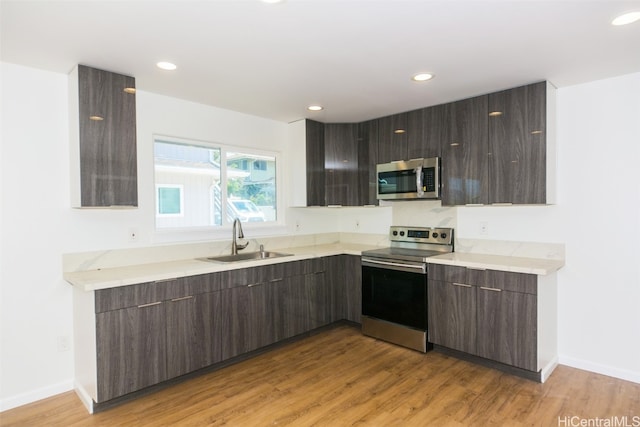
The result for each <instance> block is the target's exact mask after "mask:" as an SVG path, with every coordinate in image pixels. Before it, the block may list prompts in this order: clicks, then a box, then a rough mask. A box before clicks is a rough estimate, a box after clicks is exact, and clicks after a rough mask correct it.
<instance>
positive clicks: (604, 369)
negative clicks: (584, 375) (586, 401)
mask: <svg viewBox="0 0 640 427" xmlns="http://www.w3.org/2000/svg"><path fill="white" fill-rule="evenodd" d="M559 362H560V364H561V365H566V366H571V367H572V368H578V369H582V370H584V371H589V372H595V373H596V374H602V375H607V376H609V377H614V378H619V379H621V380H626V381H631V382H634V383H638V384H640V372H634V371H629V370H626V369H619V368H614V367H611V366H607V365H600V364H598V363H593V362H590V361H588V360H581V359H575V358H573V357H567V356H562V355H561V356H560V359H559Z"/></svg>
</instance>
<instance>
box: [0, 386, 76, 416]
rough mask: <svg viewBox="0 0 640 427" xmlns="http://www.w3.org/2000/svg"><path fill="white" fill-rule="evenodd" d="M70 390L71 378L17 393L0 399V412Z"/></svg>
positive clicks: (71, 388)
mask: <svg viewBox="0 0 640 427" xmlns="http://www.w3.org/2000/svg"><path fill="white" fill-rule="evenodd" d="M71 390H73V380H68V381H63V382H61V383H58V384H53V385H50V386H47V387H42V388H39V389H36V390H32V391H29V392H26V393H22V394H18V395H16V396H12V397H7V398H5V399H0V412H3V411H8V410H9V409H13V408H17V407H18V406H22V405H26V404H27V403H33V402H36V401H38V400H42V399H46V398H47V397H51V396H55V395H56V394H60V393H64V392H67V391H71Z"/></svg>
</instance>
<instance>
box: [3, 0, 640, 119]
mask: <svg viewBox="0 0 640 427" xmlns="http://www.w3.org/2000/svg"><path fill="white" fill-rule="evenodd" d="M0 7H1V9H0V18H1V33H0V36H1V39H0V40H1V46H0V48H1V49H0V54H1V59H2V61H4V62H11V63H17V64H23V65H26V66H30V67H35V68H41V69H46V70H50V71H54V72H60V73H68V72H69V71H70V70H71V69H72V68H73V66H74V65H75V64H77V63H81V64H85V65H90V66H93V67H96V68H102V69H105V70H110V71H115V72H120V73H124V74H129V75H133V76H135V77H136V85H137V87H138V88H139V89H140V90H144V91H150V92H155V93H160V94H164V95H168V96H172V97H176V98H182V99H187V100H191V101H195V102H199V103H204V104H209V105H213V106H217V107H221V108H225V109H229V110H235V111H239V112H244V113H247V114H252V115H257V116H261V117H266V118H271V119H274V120H279V121H284V122H291V121H295V120H298V119H301V118H304V117H308V118H313V119H316V120H319V121H322V122H358V121H363V120H367V119H371V118H376V117H381V116H385V115H389V114H392V113H398V112H402V111H408V110H413V109H416V108H421V107H426V106H429V105H435V104H440V103H444V102H449V101H453V100H456V99H462V98H466V97H469V96H474V95H479V94H483V93H487V92H492V91H496V90H499V89H505V88H509V87H514V86H518V85H521V84H527V83H532V82H535V81H540V80H549V81H551V82H552V83H553V84H555V85H556V86H558V87H563V86H568V85H573V84H578V83H582V82H586V81H591V80H597V79H602V78H607V77H612V76H617V75H622V74H627V73H632V72H638V71H640V22H636V23H634V24H631V25H627V26H624V27H614V26H612V25H610V22H611V20H612V19H613V18H614V17H615V16H617V15H619V14H621V13H623V12H628V11H640V1H613V0H600V1H584V0H583V1H578V0H573V1H570V0H569V1H567V0H565V1H541V0H537V1H522V0H512V1H484V0H475V1H469V0H467V1H463V0H449V1H426V0H423V1H420V0H413V1H409V0H406V1H402V0H386V1H383V0H379V1H376V0H369V1H365V0H360V1H356V0H342V1H337V0H335V1H334V0H287V1H286V2H284V3H282V4H276V5H269V4H265V3H262V2H261V1H259V0H227V1H222V0H218V1H215V0H209V1H189V0H182V1H151V0H138V1H29V0H19V1H5V0H2V1H1V3H0ZM162 60H164V61H171V62H174V63H176V64H177V65H178V69H177V70H176V71H174V72H167V71H162V70H159V69H157V68H156V67H155V63H156V62H158V61H162ZM420 71H429V72H432V73H434V74H435V75H436V78H435V79H434V80H432V81H430V82H426V83H415V82H413V81H411V80H410V77H411V76H412V75H413V74H414V73H417V72H420ZM312 103H319V104H322V105H323V106H324V107H325V110H324V111H321V112H318V113H312V112H309V111H307V110H306V106H307V105H309V104H312Z"/></svg>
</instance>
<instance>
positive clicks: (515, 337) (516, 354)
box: [477, 287, 537, 371]
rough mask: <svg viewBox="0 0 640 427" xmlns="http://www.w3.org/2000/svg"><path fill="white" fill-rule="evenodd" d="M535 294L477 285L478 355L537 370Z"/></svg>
mask: <svg viewBox="0 0 640 427" xmlns="http://www.w3.org/2000/svg"><path fill="white" fill-rule="evenodd" d="M536 312H537V307H536V296H535V295H531V294H524V293H519V292H510V291H496V290H489V289H485V288H482V287H479V288H478V344H477V345H478V352H477V354H478V356H480V357H485V358H487V359H491V360H495V361H497V362H501V363H505V364H507V365H511V366H516V367H518V368H523V369H527V370H529V371H536V370H537V328H536V325H537V317H536Z"/></svg>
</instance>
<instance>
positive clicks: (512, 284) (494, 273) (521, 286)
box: [473, 270, 538, 295]
mask: <svg viewBox="0 0 640 427" xmlns="http://www.w3.org/2000/svg"><path fill="white" fill-rule="evenodd" d="M482 276H483V277H480V276H478V280H477V281H475V282H474V283H473V284H475V285H478V286H485V287H488V288H494V289H501V290H503V291H511V292H521V293H524V294H531V295H537V293H538V277H537V276H536V275H535V274H526V273H512V272H509V271H498V270H486V271H485V272H484V274H483V275H482Z"/></svg>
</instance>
